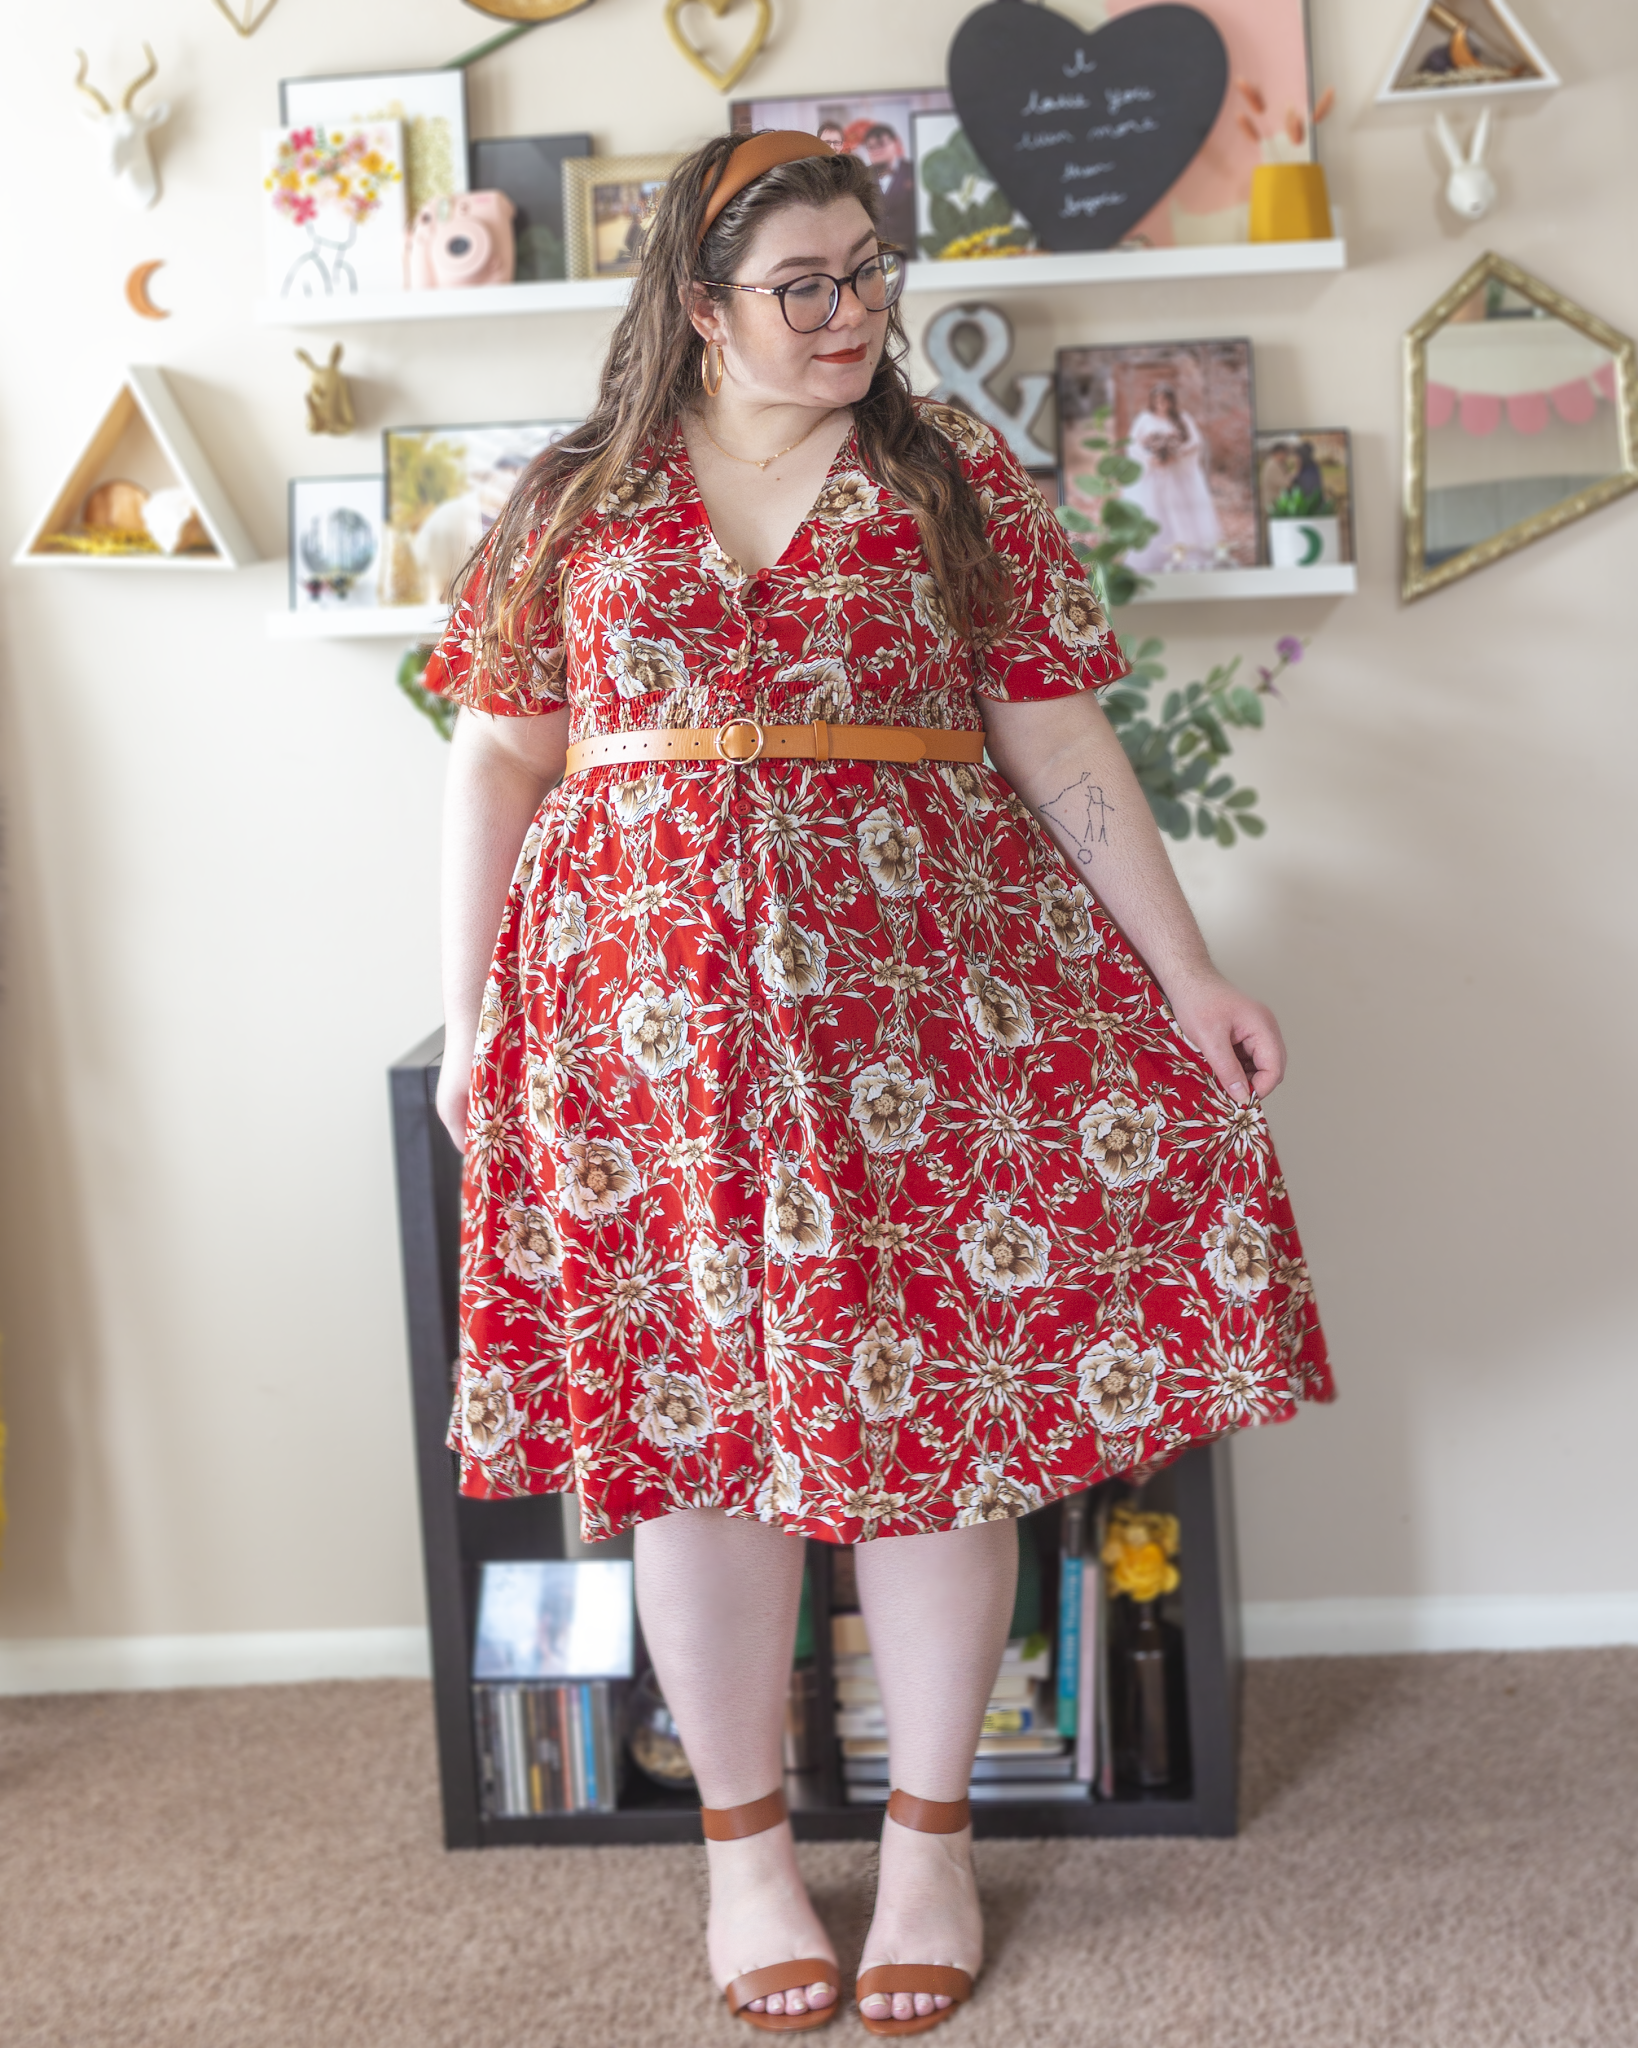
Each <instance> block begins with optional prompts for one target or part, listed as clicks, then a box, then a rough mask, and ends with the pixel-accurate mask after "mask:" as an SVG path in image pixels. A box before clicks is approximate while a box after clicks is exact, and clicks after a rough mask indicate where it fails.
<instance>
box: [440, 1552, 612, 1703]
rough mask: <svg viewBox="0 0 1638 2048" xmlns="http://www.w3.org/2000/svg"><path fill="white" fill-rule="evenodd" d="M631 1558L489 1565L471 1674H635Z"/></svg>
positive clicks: (490, 1679) (494, 1677) (500, 1679)
mask: <svg viewBox="0 0 1638 2048" xmlns="http://www.w3.org/2000/svg"><path fill="white" fill-rule="evenodd" d="M633 1583H634V1581H633V1568H632V1563H631V1560H630V1558H622V1557H609V1558H601V1557H600V1558H575V1559H563V1558H530V1559H524V1560H518V1561H513V1560H510V1559H490V1560H488V1561H486V1562H485V1564H484V1566H483V1571H482V1574H481V1577H480V1580H479V1587H478V1618H477V1627H476V1629H475V1631H474V1635H473V1644H472V1676H473V1678H474V1679H475V1680H477V1681H479V1682H480V1683H490V1684H495V1683H502V1684H504V1683H507V1682H509V1681H516V1680H523V1681H534V1682H539V1681H549V1680H553V1679H595V1678H608V1679H621V1678H630V1677H631V1676H632V1675H633V1666H634V1662H635V1657H636V1628H635V1625H634V1624H635V1614H636V1606H635V1601H634V1598H633Z"/></svg>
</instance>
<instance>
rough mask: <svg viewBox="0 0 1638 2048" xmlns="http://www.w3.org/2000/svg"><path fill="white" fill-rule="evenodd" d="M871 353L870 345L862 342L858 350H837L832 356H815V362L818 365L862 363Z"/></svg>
mask: <svg viewBox="0 0 1638 2048" xmlns="http://www.w3.org/2000/svg"><path fill="white" fill-rule="evenodd" d="M869 353H870V344H869V343H868V342H864V341H861V342H860V343H859V346H858V347H857V348H841V349H837V350H836V351H835V352H834V353H833V354H831V355H828V356H815V357H814V359H813V360H814V361H815V362H816V363H862V362H863V361H864V359H865V357H866V356H867V355H869Z"/></svg>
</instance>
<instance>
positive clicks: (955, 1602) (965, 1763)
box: [855, 1522, 1018, 2020]
mask: <svg viewBox="0 0 1638 2048" xmlns="http://www.w3.org/2000/svg"><path fill="white" fill-rule="evenodd" d="M855 1562H856V1563H857V1565H858V1570H859V1600H860V1604H861V1605H862V1607H863V1608H864V1617H865V1626H866V1628H867V1629H868V1630H869V1632H870V1653H871V1656H872V1658H873V1659H874V1662H875V1666H876V1678H877V1682H878V1683H879V1684H880V1686H881V1690H882V1704H883V1706H884V1708H885V1709H886V1713H887V1731H888V1749H889V1754H890V1757H891V1764H892V1778H893V1783H894V1784H895V1785H896V1786H898V1787H900V1788H901V1789H902V1790H903V1791H906V1792H913V1793H915V1795H916V1796H917V1797H918V1798H920V1799H939V1800H946V1799H960V1798H962V1797H964V1795H965V1793H966V1790H967V1783H968V1780H969V1779H970V1777H971V1776H972V1763H973V1753H974V1751H975V1750H976V1749H977V1747H978V1734H979V1729H980V1727H981V1726H982V1724H983V1720H984V1708H985V1706H986V1705H987V1704H988V1701H989V1697H990V1689H991V1687H992V1686H993V1685H994V1683H995V1674H996V1672H997V1670H998V1669H999V1668H1000V1663H1001V1652H1002V1650H1003V1649H1004V1648H1005V1647H1006V1640H1007V1625H1008V1623H1009V1622H1010V1621H1011V1619H1012V1605H1013V1596H1014V1593H1015V1591H1016V1588H1017V1582H1018V1532H1017V1530H1016V1529H1014V1527H1013V1526H1012V1524H1011V1523H1010V1522H982V1523H980V1524H979V1525H978V1526H977V1527H976V1528H971V1529H952V1530H949V1531H947V1532H946V1533H944V1534H942V1535H938V1536H882V1537H878V1538H877V1539H876V1541H875V1542H873V1543H863V1544H861V1545H860V1546H859V1548H858V1550H857V1551H856V1552H855ZM972 1846H973V1837H972V1829H971V1828H963V1829H962V1831H961V1833H960V1834H957V1835H924V1834H918V1833H916V1832H915V1831H914V1830H913V1829H910V1828H901V1827H900V1826H899V1825H898V1823H897V1822H896V1821H891V1820H884V1821H883V1822H882V1860H881V1878H880V1881H879V1884H878V1887H877V1892H876V1912H875V1916H874V1918H873V1919H872V1920H871V1923H870V1932H869V1933H868V1934H867V1935H866V1937H865V1945H864V1955H863V1958H862V1960H861V1964H860V1967H861V1968H862V1969H869V1968H871V1967H872V1966H873V1965H874V1964H877V1963H948V1964H953V1965H954V1966H955V1967H956V1968H957V1969H961V1970H965V1971H967V1972H968V1974H969V1975H971V1976H975V1977H976V1976H977V1974H978V1969H979V1965H980V1963H981V1962H982V1961H983V1956H984V1927H983V1920H982V1918H981V1916H980V1914H979V1910H978V1890H977V1887H976V1885H975V1884H974V1881H973V1862H972ZM949 2002H950V2001H949V2000H948V1999H947V1998H944V1997H936V1998H935V1997H932V1996H930V1995H929V1994H928V1993H926V1992H923V1991H918V1992H916V1993H915V1994H914V1996H912V1995H911V1994H910V1993H909V1992H904V1991H900V1992H895V1993H894V1994H893V1996H892V1998H891V1999H889V1998H888V1997H886V1996H885V1995H881V1994H877V1995H874V1996H872V1997H870V1998H867V1999H865V2000H864V2001H863V2002H862V2004H861V2006H860V2010H861V2011H862V2012H864V2013H865V2015H866V2017H867V2018H869V2019H875V2020H885V2019H897V2020H907V2019H911V2018H913V2017H915V2016H917V2015H918V2014H919V2015H925V2014H927V2013H930V2012H933V2011H935V2010H937V2009H938V2008H940V2007H943V2006H946V2005H948V2004H949Z"/></svg>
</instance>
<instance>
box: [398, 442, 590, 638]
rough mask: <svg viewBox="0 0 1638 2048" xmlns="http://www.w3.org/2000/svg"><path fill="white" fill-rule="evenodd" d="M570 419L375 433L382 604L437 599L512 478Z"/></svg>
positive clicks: (500, 505) (489, 522)
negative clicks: (381, 493)
mask: <svg viewBox="0 0 1638 2048" xmlns="http://www.w3.org/2000/svg"><path fill="white" fill-rule="evenodd" d="M579 424H580V422H579V421H578V420H499V421H484V422H481V423H478V424H474V425H454V426H403V427H388V428H387V429H386V431H385V432H384V433H383V434H382V436H381V473H382V477H383V480H384V482H383V489H384V500H383V512H382V517H383V521H384V525H385V533H384V536H383V546H382V550H381V581H380V599H381V602H382V603H383V604H437V603H440V602H442V601H444V599H445V597H446V595H447V592H448V589H449V585H450V582H451V580H452V579H453V578H454V577H455V576H456V574H457V573H458V572H459V570H460V569H461V567H462V565H463V564H464V563H465V561H466V559H467V557H468V556H469V555H470V554H471V552H472V550H473V549H474V548H475V547H476V546H477V545H478V543H479V541H481V540H482V539H483V537H484V535H485V534H486V533H487V532H488V531H489V529H490V527H491V526H493V525H494V523H495V521H496V520H497V519H498V518H499V517H500V515H501V513H502V511H503V510H504V509H505V506H506V501H507V499H508V498H509V497H510V496H511V495H512V492H513V490H514V489H515V487H516V485H517V482H518V479H519V478H520V477H521V476H522V475H523V473H524V471H525V470H526V469H527V468H528V467H529V465H530V463H531V462H533V461H534V459H535V457H536V456H537V455H539V454H540V453H541V451H542V450H543V449H546V448H549V447H551V446H552V444H553V443H554V442H556V441H561V440H562V438H563V436H564V435H565V434H569V433H572V432H573V431H574V429H575V428H576V427H577V426H578V425H579Z"/></svg>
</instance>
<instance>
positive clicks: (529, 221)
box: [471, 135, 592, 284]
mask: <svg viewBox="0 0 1638 2048" xmlns="http://www.w3.org/2000/svg"><path fill="white" fill-rule="evenodd" d="M591 146H592V141H591V137H590V136H589V135H503V136H500V137H498V138H497V139H496V140H494V141H492V142H474V143H473V145H472V159H471V171H472V186H471V189H472V190H473V191H474V192H504V193H505V194H506V196H507V198H508V199H510V200H511V202H512V205H513V206H514V208H515V209H516V211H515V212H514V214H513V216H512V234H513V238H514V240H515V241H516V244H517V252H518V255H517V269H516V270H515V271H514V272H513V277H514V280H515V282H516V283H518V284H539V283H543V282H544V281H546V280H547V279H549V278H558V277H567V276H568V274H569V271H568V252H567V250H566V248H565V246H564V238H563V164H564V159H565V158H567V157H571V156H574V157H581V156H590V155H591Z"/></svg>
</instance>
